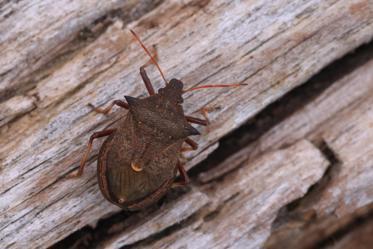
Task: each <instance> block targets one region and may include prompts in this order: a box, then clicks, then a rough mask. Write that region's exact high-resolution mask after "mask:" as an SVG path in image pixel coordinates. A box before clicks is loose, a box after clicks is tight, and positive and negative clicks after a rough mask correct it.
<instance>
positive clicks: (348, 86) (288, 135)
mask: <svg viewBox="0 0 373 249" xmlns="http://www.w3.org/2000/svg"><path fill="white" fill-rule="evenodd" d="M372 72H373V61H372V60H369V61H367V62H366V63H365V64H363V65H361V66H360V67H359V68H357V69H356V70H354V71H352V72H351V73H349V74H347V75H345V76H344V77H343V78H341V79H340V80H338V81H337V82H335V83H334V84H333V85H332V86H331V87H329V88H328V89H326V90H325V91H324V92H323V93H322V94H321V95H320V96H318V97H317V98H316V99H314V100H313V101H312V102H310V103H309V104H307V105H305V106H304V107H303V108H301V109H300V110H298V111H297V112H295V113H294V114H292V115H291V116H290V117H288V118H287V119H285V120H284V121H282V122H280V123H279V124H278V125H276V126H274V127H273V128H272V129H271V130H269V131H268V132H266V133H265V134H264V135H263V136H261V138H259V139H258V140H257V141H255V142H253V143H252V144H250V145H249V146H247V147H246V148H244V149H242V150H241V151H238V152H237V153H236V154H234V155H232V156H231V157H229V158H228V159H226V160H225V161H224V162H222V163H221V164H219V165H218V166H216V167H214V168H212V169H211V170H209V171H206V172H203V173H201V174H200V175H199V179H200V181H201V182H202V183H204V185H202V186H201V187H200V189H201V190H199V191H202V192H205V193H207V194H208V196H209V197H210V200H211V203H212V204H210V205H211V207H212V209H208V208H206V211H203V210H202V211H199V213H198V214H197V215H195V216H196V217H197V218H194V219H192V220H191V221H190V223H189V224H187V225H185V226H183V228H182V229H180V230H177V232H174V233H172V234H171V235H169V236H166V237H163V238H161V239H159V240H155V241H150V242H147V243H139V244H136V245H137V246H135V248H144V247H145V248H152V247H154V246H155V247H156V248H168V247H169V246H171V248H179V247H183V246H184V247H187V248H226V247H231V248H259V247H261V246H262V245H263V244H264V241H265V239H266V237H267V236H268V235H269V232H270V227H269V226H268V224H271V223H272V221H273V220H274V217H273V216H276V215H277V213H278V212H279V209H280V208H281V207H283V206H285V205H286V204H285V203H281V205H279V206H277V204H278V202H280V200H277V199H274V200H273V201H274V202H273V203H272V202H271V201H272V199H271V198H269V196H271V195H270V194H268V192H270V193H271V194H273V195H275V193H276V191H279V190H280V189H281V187H279V186H273V185H271V183H276V182H282V181H281V180H279V179H271V178H270V177H269V176H261V175H260V174H259V173H258V174H259V175H255V179H256V178H257V179H260V180H261V181H266V180H267V179H268V181H269V182H265V183H263V185H265V186H266V187H268V190H267V191H265V189H266V188H260V187H259V188H258V189H260V191H259V192H260V193H261V194H260V195H259V196H255V195H254V194H253V193H251V194H250V195H247V196H245V194H242V193H245V191H250V190H252V191H255V190H258V189H256V187H255V186H256V184H255V181H254V180H253V179H252V178H250V177H248V176H247V175H245V172H250V170H255V167H254V166H252V164H254V165H256V164H259V165H261V166H260V169H261V170H263V172H262V173H263V174H264V173H265V172H267V171H266V167H265V165H266V163H268V164H270V163H272V164H274V165H276V159H275V158H274V157H273V154H272V153H279V151H282V150H281V148H283V147H284V146H289V145H292V144H294V145H292V146H291V147H288V148H287V149H286V150H288V152H289V154H291V155H293V156H294V155H296V154H297V153H296V150H295V149H294V148H296V147H297V146H299V143H301V144H303V143H304V140H303V139H304V138H307V139H309V140H311V141H313V142H314V143H315V144H317V145H318V146H320V148H321V149H323V147H325V146H327V148H328V150H331V151H332V153H334V154H335V157H336V158H334V159H333V158H331V159H329V160H331V161H329V163H330V166H329V168H328V170H327V171H325V170H324V171H323V172H324V176H323V180H322V179H321V177H319V179H318V181H319V182H320V183H319V184H320V186H319V187H316V188H314V190H313V191H311V192H309V193H307V195H306V196H305V197H303V199H302V202H300V204H298V207H297V209H296V210H295V212H294V213H295V214H292V213H290V214H289V215H285V217H282V219H284V220H287V219H288V217H293V216H296V217H297V216H299V214H304V216H305V219H306V220H305V221H302V222H298V223H299V225H298V226H299V227H301V228H302V229H300V228H299V229H295V227H296V226H297V223H295V224H294V223H289V224H288V222H285V225H286V226H287V227H290V228H289V229H287V230H286V229H285V231H287V233H286V235H288V236H289V238H288V239H289V240H293V238H294V237H293V236H294V235H296V234H298V235H299V236H300V237H299V240H298V241H302V238H303V237H302V236H304V238H307V236H308V234H309V233H311V232H312V231H315V230H320V231H321V232H322V231H324V230H323V229H324V228H323V227H325V226H326V225H325V224H330V222H333V221H335V220H336V219H339V218H340V217H342V216H346V215H349V213H352V212H354V210H357V209H359V208H361V207H363V206H364V205H366V204H369V203H372V202H373V192H372V191H373V185H372V179H373V176H372V172H373V165H372V158H373V154H372V152H373V147H372V141H373V133H372V132H373V129H372V128H371V127H372V121H373V116H372V114H373V113H372V108H371V107H372V106H373V95H372V92H373V73H372ZM337 106H338V107H337ZM271 141H272V143H271ZM271 155H272V156H271ZM258 156H259V157H260V158H262V160H264V162H263V161H260V159H257V157H258ZM302 158H303V160H304V161H303V160H302V161H303V162H305V161H307V160H311V159H306V158H307V157H306V156H304V155H302ZM251 160H254V162H250V161H251ZM257 160H259V161H260V162H258V161H257ZM266 160H268V161H266ZM280 161H281V165H282V166H279V165H277V167H276V166H274V168H276V170H274V169H273V170H272V171H271V172H274V173H273V175H274V176H273V177H275V176H277V175H278V174H280V175H281V173H280V170H282V167H285V168H286V167H292V166H290V165H292V164H291V163H289V162H290V161H292V158H291V156H289V155H287V156H285V159H283V158H282V159H281V160H280ZM248 164H249V166H248ZM296 164H298V163H296ZM250 165H251V166H250ZM317 165H320V164H317V163H315V162H313V161H312V160H311V161H310V166H309V167H307V166H306V165H304V167H302V169H301V171H305V172H307V171H310V170H314V169H315V168H317V167H318V166H317ZM234 169H236V170H234ZM232 171H233V173H231V174H229V175H227V176H226V177H225V178H223V180H221V179H222V177H223V176H225V175H226V174H227V173H229V172H232ZM289 171H290V168H287V169H286V172H289ZM248 174H250V173H248ZM232 175H233V176H232ZM269 178H270V179H269ZM285 178H286V179H287V180H286V183H289V184H290V183H293V182H291V180H290V179H291V177H290V176H286V177H285ZM296 179H298V180H300V179H301V178H296ZM215 180H219V181H217V182H216V181H215ZM326 180H327V181H326ZM240 181H244V182H245V184H244V185H245V187H243V188H244V189H241V188H240V187H238V186H237V185H236V183H237V182H240ZM246 181H247V182H246ZM302 181H303V180H302ZM225 184H226V185H225ZM229 185H232V187H230V186H229ZM295 185H296V184H295ZM212 186H213V187H212ZM292 186H293V185H292ZM251 187H253V189H252V188H251ZM226 189H228V190H226ZM194 191H198V190H194ZM225 191H228V192H225ZM271 191H272V192H271ZM235 194H237V197H236V196H235ZM216 195H217V196H225V197H226V198H228V199H224V200H220V201H219V199H216ZM229 196H234V198H232V200H231V199H229ZM264 196H265V197H264ZM285 196H286V197H289V195H287V194H286V195H283V196H282V198H285ZM256 197H257V198H258V199H257V198H256ZM261 199H263V200H264V199H265V201H264V202H263V203H261V205H260V207H261V208H262V209H260V211H258V210H255V208H254V207H253V206H252V205H254V206H255V203H256V201H259V200H261ZM291 199H293V200H294V198H290V199H289V200H288V201H287V202H291ZM188 201H191V200H188ZM281 201H284V200H281ZM237 202H239V203H240V204H239V205H238V204H237V206H235V205H236V203H237ZM186 204H187V203H185V205H186ZM267 205H268V206H267ZM216 207H218V208H216ZM266 208H269V210H271V211H273V213H272V215H271V214H268V213H265V210H267V209H266ZM262 212H264V213H265V214H264V215H263V213H262ZM211 213H212V214H213V215H211ZM235 215H237V216H239V217H240V218H239V219H237V220H234V217H235ZM261 215H263V216H261ZM210 216H213V218H210ZM330 216H332V218H330ZM252 217H255V218H256V220H255V221H252V220H250V219H252ZM326 217H328V219H327V220H326V221H324V219H325V218H326ZM346 217H349V216H346ZM149 218H150V219H151V220H152V221H153V222H156V223H159V222H160V221H159V220H157V219H154V220H153V219H152V217H149ZM268 218H269V219H270V221H268V224H267V223H265V219H268ZM329 218H330V219H331V220H332V221H330V219H329ZM279 219H281V217H280V218H279ZM343 219H344V220H345V218H343ZM343 219H342V220H341V221H343ZM347 219H348V218H347ZM315 220H317V222H318V223H316V225H315V226H313V227H312V230H310V231H308V230H307V229H308V227H307V226H306V225H310V224H312V222H315ZM147 222H149V221H147ZM230 222H232V223H230ZM227 223H228V224H230V225H227V226H223V227H224V228H225V229H222V230H220V226H222V225H223V224H227ZM250 224H251V225H252V224H254V225H253V226H254V228H255V229H254V228H251V227H250ZM285 225H284V224H282V226H281V228H282V227H286V226H285ZM348 225H349V224H343V223H341V226H339V227H335V228H331V230H330V234H329V235H331V234H332V232H335V231H336V230H339V229H346V228H347V227H348ZM303 226H304V227H306V228H307V229H305V228H304V227H303ZM237 227H238V228H237ZM236 228H237V229H236ZM250 229H253V230H250ZM303 229H305V231H304V234H303V232H302V231H303ZM333 229H334V230H333ZM140 231H142V230H141V228H140V229H139V228H129V229H128V230H127V229H125V230H123V231H122V232H120V233H118V234H116V235H115V236H114V237H113V238H112V239H109V240H108V241H107V242H102V246H101V248H121V247H122V246H128V245H131V243H133V242H134V241H133V240H129V239H128V237H127V234H128V233H131V234H133V233H136V232H140ZM231 231H235V233H233V234H231ZM280 231H281V230H280ZM364 231H365V230H364ZM159 232H161V231H158V233H159ZM362 233H363V232H362ZM184 234H185V236H183V235H184ZM275 234H277V233H275ZM356 236H358V235H356ZM326 237H327V234H326V235H325V238H326ZM275 238H276V237H275ZM313 238H314V240H313V239H309V240H308V242H307V243H308V244H310V245H314V244H317V243H318V242H320V241H321V240H322V239H323V238H319V237H317V236H315V237H313ZM346 240H347V239H346ZM237 241H240V242H237ZM277 242H278V243H279V242H281V241H280V240H279V239H277V240H275V242H271V244H270V245H272V246H274V247H273V248H283V247H281V245H282V246H284V244H278V243H277ZM237 243H239V244H237ZM240 243H241V244H240ZM268 243H269V242H268ZM285 243H289V246H290V245H293V244H291V243H290V242H289V241H288V240H285ZM292 243H293V242H292ZM341 243H342V242H341ZM346 243H347V242H346ZM296 244H297V243H296ZM298 244H299V243H298ZM239 246H242V247H239ZM268 246H269V245H268ZM276 246H278V247H276ZM304 246H305V247H302V245H299V248H308V247H307V244H304ZM290 247H291V246H290ZM291 248H292V247H291ZM310 248H312V247H310Z"/></svg>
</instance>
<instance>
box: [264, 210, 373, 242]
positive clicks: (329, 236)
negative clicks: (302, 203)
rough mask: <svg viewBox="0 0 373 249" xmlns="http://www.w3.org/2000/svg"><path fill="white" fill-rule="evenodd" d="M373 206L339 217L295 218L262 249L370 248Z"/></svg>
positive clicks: (372, 239)
mask: <svg viewBox="0 0 373 249" xmlns="http://www.w3.org/2000/svg"><path fill="white" fill-rule="evenodd" d="M303 218H304V217H303ZM372 232H373V204H372V203H371V204H369V205H366V206H364V207H361V208H359V209H357V210H356V211H353V212H350V213H349V214H347V215H344V216H343V217H336V216H334V215H330V216H329V217H327V218H325V219H322V220H319V221H315V220H312V222H311V220H308V221H307V218H306V219H303V220H302V218H301V217H297V218H296V219H293V221H292V222H289V224H287V226H284V227H282V228H281V229H279V230H278V231H276V233H274V234H273V235H272V236H271V238H270V239H269V240H267V242H266V244H265V246H264V248H265V249H281V248H294V249H297V248H346V249H350V248H362V249H365V248H367V249H368V248H371V247H372V243H373V238H372Z"/></svg>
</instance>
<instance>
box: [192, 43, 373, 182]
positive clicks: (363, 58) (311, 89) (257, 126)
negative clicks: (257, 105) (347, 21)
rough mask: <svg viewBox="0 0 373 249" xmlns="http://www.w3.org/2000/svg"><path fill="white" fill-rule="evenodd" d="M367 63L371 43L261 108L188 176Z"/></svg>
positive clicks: (256, 136)
mask: <svg viewBox="0 0 373 249" xmlns="http://www.w3.org/2000/svg"><path fill="white" fill-rule="evenodd" d="M371 59H373V42H370V43H368V44H366V45H363V46H361V47H359V48H358V49H356V50H355V52H353V53H350V54H347V55H346V56H344V57H342V58H341V59H339V60H337V61H335V62H333V63H332V64H330V65H329V66H327V67H325V68H324V69H323V70H321V71H320V72H319V73H318V74H316V75H315V76H313V77H312V78H311V79H310V80H308V81H307V82H306V83H304V84H303V85H300V86H298V87H296V88H294V89H293V90H292V91H290V92H288V93H287V94H285V95H284V96H283V97H282V98H280V99H279V100H277V101H275V102H273V103H272V104H270V105H268V106H267V107H265V108H264V109H263V110H262V111H261V112H260V113H258V114H257V115H255V116H254V117H252V118H251V119H249V120H248V121H247V122H246V124H244V125H242V126H241V127H239V128H238V129H236V130H234V131H233V132H231V133H230V134H228V135H227V136H225V137H223V138H222V139H221V140H220V141H219V147H218V149H216V150H215V151H214V152H213V153H211V154H210V155H209V156H208V157H207V159H206V160H204V161H203V162H201V163H200V164H199V165H198V166H196V167H194V168H193V169H192V170H191V171H190V172H189V174H190V176H191V177H196V176H197V175H198V174H199V173H201V172H204V171H207V170H208V169H211V168H213V167H214V166H216V165H218V164H219V162H222V161H223V160H224V159H226V158H228V157H229V156H231V155H233V154H234V153H236V152H237V151H239V150H240V149H242V148H244V147H246V146H248V145H249V144H251V143H253V142H254V141H256V140H257V139H259V138H260V137H261V136H262V135H263V134H265V133H266V132H267V131H269V130H270V129H271V128H273V127H274V126H275V125H277V124H278V123H280V122H282V121H283V120H285V119H286V118H287V117H290V116H291V115H292V114H293V113H295V112H296V111H298V110H300V109H301V108H302V107H304V106H305V105H307V104H309V103H310V102H312V101H313V100H314V99H315V98H316V97H318V96H319V95H320V94H322V93H323V92H324V91H325V90H327V89H328V88H329V87H330V86H331V85H332V84H334V83H336V82H337V81H338V80H339V79H341V78H343V77H344V76H346V75H348V74H350V73H351V72H352V71H354V70H355V69H357V68H358V67H360V66H361V65H363V64H365V63H366V62H368V61H369V60H371Z"/></svg>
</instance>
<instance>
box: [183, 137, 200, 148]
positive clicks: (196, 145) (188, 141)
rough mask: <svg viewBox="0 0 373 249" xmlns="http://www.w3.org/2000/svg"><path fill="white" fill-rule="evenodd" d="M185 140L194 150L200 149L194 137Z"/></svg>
mask: <svg viewBox="0 0 373 249" xmlns="http://www.w3.org/2000/svg"><path fill="white" fill-rule="evenodd" d="M185 142H186V143H187V144H189V145H190V147H192V150H196V149H198V144H197V143H196V142H194V141H193V140H192V139H190V138H187V139H185Z"/></svg>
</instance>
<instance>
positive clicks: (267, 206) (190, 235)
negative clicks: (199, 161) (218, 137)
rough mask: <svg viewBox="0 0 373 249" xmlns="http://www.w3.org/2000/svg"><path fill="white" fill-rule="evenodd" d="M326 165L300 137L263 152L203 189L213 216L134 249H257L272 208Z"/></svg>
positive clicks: (312, 180)
mask: <svg viewBox="0 0 373 249" xmlns="http://www.w3.org/2000/svg"><path fill="white" fill-rule="evenodd" d="M328 164H329V162H328V161H327V160H326V159H325V158H324V156H323V155H322V153H321V152H320V151H319V150H318V149H317V148H315V147H314V146H313V145H312V144H311V143H309V142H308V141H306V140H304V141H300V142H298V143H296V144H295V145H293V146H291V147H289V148H286V149H283V150H278V151H275V152H271V153H267V154H265V155H263V156H261V157H260V158H258V159H257V160H255V161H253V162H250V163H247V164H245V165H244V166H243V167H241V168H240V169H239V170H237V171H236V172H234V173H233V174H232V175H229V176H227V177H226V178H225V179H224V180H223V181H222V182H221V183H220V184H219V188H206V189H205V191H206V193H207V194H208V195H209V196H210V199H211V201H212V203H213V204H212V205H213V206H215V209H211V212H214V211H215V212H216V214H215V217H214V218H213V219H206V218H204V217H206V216H207V215H208V214H206V216H204V217H200V218H199V219H197V220H195V221H194V222H193V223H192V224H190V225H188V226H185V227H183V228H182V229H180V230H178V231H176V232H174V233H172V234H171V235H169V236H166V237H163V238H161V239H160V240H157V241H155V242H152V243H150V244H147V245H143V246H139V247H138V248H193V249H197V248H248V249H249V248H260V246H261V245H262V244H263V242H264V241H265V239H266V238H267V236H269V234H270V230H271V223H272V221H273V220H274V218H275V217H276V214H277V212H278V210H279V209H280V208H281V207H283V206H284V205H286V204H287V203H289V202H292V201H293V200H295V199H297V198H299V197H301V196H303V195H304V194H305V193H306V192H307V190H308V188H309V187H310V186H311V185H313V184H314V183H315V182H317V181H318V180H319V179H320V178H321V177H322V175H323V174H324V172H325V170H326V168H327V166H328ZM305 168H306V169H307V170H304V169H305ZM106 246H107V247H109V248H110V247H112V244H110V243H108V244H107V245H106ZM115 248H119V247H115Z"/></svg>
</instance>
